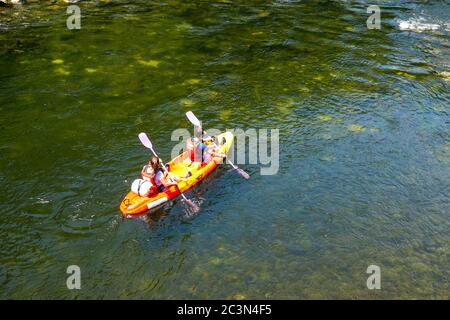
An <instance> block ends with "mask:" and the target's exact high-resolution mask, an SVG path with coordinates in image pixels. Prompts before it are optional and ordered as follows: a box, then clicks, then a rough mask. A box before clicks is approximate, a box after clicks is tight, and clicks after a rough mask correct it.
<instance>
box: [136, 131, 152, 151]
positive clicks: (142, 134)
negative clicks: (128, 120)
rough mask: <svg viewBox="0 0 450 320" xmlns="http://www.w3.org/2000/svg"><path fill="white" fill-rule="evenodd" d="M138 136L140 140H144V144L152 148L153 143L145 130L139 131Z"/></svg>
mask: <svg viewBox="0 0 450 320" xmlns="http://www.w3.org/2000/svg"><path fill="white" fill-rule="evenodd" d="M138 137H139V140H141V142H142V144H143V145H144V146H146V147H147V148H149V149H152V143H151V142H150V139H149V138H148V137H147V135H146V134H145V132H141V133H139V135H138Z"/></svg>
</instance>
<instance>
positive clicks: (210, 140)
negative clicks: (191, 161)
mask: <svg viewBox="0 0 450 320" xmlns="http://www.w3.org/2000/svg"><path fill="white" fill-rule="evenodd" d="M202 144H203V145H204V146H205V147H206V152H204V153H203V164H207V163H208V162H209V161H211V160H212V158H213V157H218V158H225V157H226V154H223V153H220V148H219V147H218V146H217V145H216V144H215V142H214V137H211V136H207V137H205V138H204V139H203V143H202Z"/></svg>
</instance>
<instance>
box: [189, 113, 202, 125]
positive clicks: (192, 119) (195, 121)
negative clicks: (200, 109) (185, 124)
mask: <svg viewBox="0 0 450 320" xmlns="http://www.w3.org/2000/svg"><path fill="white" fill-rule="evenodd" d="M186 117H187V118H188V119H189V121H190V122H191V123H192V124H193V125H194V126H197V127H201V126H202V125H201V123H200V121H199V120H198V119H197V117H196V116H195V115H194V113H193V112H192V111H188V112H186Z"/></svg>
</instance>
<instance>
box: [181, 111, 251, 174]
mask: <svg viewBox="0 0 450 320" xmlns="http://www.w3.org/2000/svg"><path fill="white" fill-rule="evenodd" d="M186 117H187V118H188V119H189V121H190V122H191V123H192V124H193V125H194V126H197V127H200V128H201V127H202V125H201V123H200V120H198V119H197V117H196V116H195V114H194V113H193V112H192V111H188V112H186ZM205 133H206V132H205ZM227 162H228V163H229V164H230V165H231V166H232V167H233V169H234V170H236V171H237V173H239V175H240V176H241V177H242V178H244V179H247V180H248V179H250V175H249V174H248V173H247V172H245V171H244V170H242V169H241V168H239V167H238V166H236V165H234V164H233V162H231V161H230V160H228V159H227Z"/></svg>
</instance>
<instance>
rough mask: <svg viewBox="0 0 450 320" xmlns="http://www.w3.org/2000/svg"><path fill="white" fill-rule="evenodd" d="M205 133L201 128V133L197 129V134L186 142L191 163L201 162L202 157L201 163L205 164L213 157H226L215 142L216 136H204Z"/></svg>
mask: <svg viewBox="0 0 450 320" xmlns="http://www.w3.org/2000/svg"><path fill="white" fill-rule="evenodd" d="M199 134H200V138H199V137H198V135H199ZM203 134H204V131H201V130H200V131H199V133H198V132H197V131H196V135H195V136H194V137H192V138H191V139H190V140H188V141H187V143H186V150H187V151H188V155H189V157H190V160H191V163H193V162H200V159H201V164H202V165H205V164H207V163H208V162H209V161H211V159H212V157H219V158H225V155H224V154H222V153H220V152H219V151H220V150H219V147H218V146H217V145H216V144H215V143H214V137H210V136H206V137H203ZM200 157H201V158H200Z"/></svg>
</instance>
